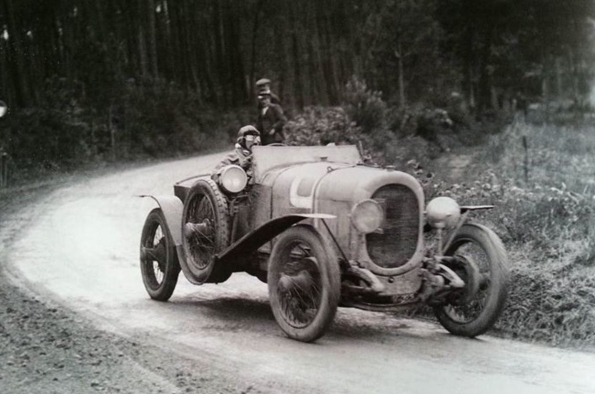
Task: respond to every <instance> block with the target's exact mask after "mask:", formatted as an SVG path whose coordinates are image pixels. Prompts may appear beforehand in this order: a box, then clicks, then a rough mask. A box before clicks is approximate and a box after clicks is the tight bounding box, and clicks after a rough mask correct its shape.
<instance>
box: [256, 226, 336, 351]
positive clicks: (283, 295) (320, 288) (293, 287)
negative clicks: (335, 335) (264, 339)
mask: <svg viewBox="0 0 595 394" xmlns="http://www.w3.org/2000/svg"><path fill="white" fill-rule="evenodd" d="M267 282H268V285H269V297H270V303H271V309H272V310H273V314H274V316H275V319H276V320H277V323H278V324H279V326H280V327H281V329H282V330H283V331H284V332H285V333H286V334H287V335H288V336H289V337H290V338H292V339H296V340H299V341H303V342H312V341H315V340H316V339H318V338H320V337H321V336H322V335H323V334H324V333H325V332H326V330H327V328H328V327H329V325H330V324H331V322H332V321H333V318H334V316H335V313H336V311H337V305H338V303H339V298H340V291H341V289H340V271H339V264H338V260H337V257H336V254H335V252H334V250H333V249H332V248H331V247H330V246H329V245H328V243H327V242H326V241H325V240H324V238H323V237H322V236H321V235H320V233H319V232H318V231H317V230H315V229H314V228H313V227H311V226H306V225H297V226H294V227H291V228H289V229H288V230H286V231H285V232H284V233H282V234H281V235H280V236H279V238H278V239H277V241H276V243H275V246H274V247H273V250H272V252H271V257H270V259H269V265H268V278H267Z"/></svg>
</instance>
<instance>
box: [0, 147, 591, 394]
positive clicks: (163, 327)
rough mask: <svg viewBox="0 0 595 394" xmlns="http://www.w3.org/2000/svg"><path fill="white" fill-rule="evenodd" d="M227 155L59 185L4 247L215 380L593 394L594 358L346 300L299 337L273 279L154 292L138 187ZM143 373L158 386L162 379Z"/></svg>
mask: <svg viewBox="0 0 595 394" xmlns="http://www.w3.org/2000/svg"><path fill="white" fill-rule="evenodd" d="M221 157H222V155H211V156H204V157H201V158H195V159H190V160H184V161H176V162H169V163H164V164H159V165H155V166H151V167H145V168H141V169H135V170H129V171H126V172H121V173H116V174H112V175H109V176H103V177H99V178H92V179H88V180H86V181H83V182H79V183H76V184H74V185H71V186H68V187H65V188H62V189H58V190H56V191H54V192H52V193H51V194H50V195H48V196H47V197H45V198H44V199H42V200H41V201H40V202H38V203H36V204H35V205H34V206H32V207H30V208H29V209H30V210H33V212H35V215H34V216H35V219H34V220H33V221H32V222H31V223H30V224H29V226H28V228H27V229H26V231H21V232H19V233H17V234H16V235H15V236H14V237H13V238H14V239H11V242H10V244H9V247H8V248H7V249H6V250H5V256H6V259H7V261H8V263H9V267H10V269H9V272H10V274H11V276H12V280H13V281H14V282H15V283H17V284H18V285H19V286H21V287H23V288H26V289H28V291H29V290H30V291H33V292H34V293H35V294H37V295H38V297H39V298H40V299H49V300H51V302H53V303H59V304H60V305H63V306H66V307H67V308H68V309H70V310H73V311H74V312H76V314H78V315H79V316H81V317H82V318H83V320H84V321H83V322H82V324H87V323H85V322H87V321H90V322H91V323H92V325H93V326H94V327H98V328H99V329H100V330H103V331H107V332H109V333H110V336H109V338H116V339H114V340H117V338H120V337H123V338H126V339H127V340H129V341H133V342H135V343H139V344H141V345H142V344H150V345H151V346H156V347H157V348H158V349H160V351H162V352H163V354H164V357H165V356H167V357H166V358H164V360H167V363H168V364H171V365H173V366H174V367H175V364H176V363H179V365H182V364H183V365H185V366H187V365H189V364H188V362H189V360H190V361H192V360H194V361H196V362H197V363H198V364H197V365H201V366H203V367H204V368H206V369H207V370H206V371H205V375H207V374H208V375H209V376H210V377H220V379H221V380H222V381H223V380H225V381H226V382H227V381H229V382H232V383H233V384H232V385H231V386H229V387H233V389H229V390H228V391H227V392H246V393H248V392H252V393H253V392H279V393H308V394H310V393H434V392H440V393H442V394H446V393H479V392H481V393H484V394H487V393H502V392H516V393H540V394H543V393H556V394H561V393H577V394H578V393H595V375H594V374H593V367H594V366H595V354H592V353H581V352H574V351H568V350H560V349H552V348H546V347H542V346H536V345H529V344H523V343H517V342H513V341H507V340H501V339H497V338H493V337H490V336H482V337H480V338H479V339H476V340H468V339H462V338H457V337H454V336H451V335H448V334H447V333H446V332H445V331H444V330H443V329H441V328H440V327H438V326H437V325H433V324H430V323H426V322H419V321H415V320H408V319H395V318H394V317H391V316H388V315H385V314H382V313H370V312H361V311H357V310H350V309H340V310H339V313H338V316H337V318H336V322H335V323H334V325H333V326H332V327H331V329H330V331H329V332H328V333H327V335H326V336H324V337H323V338H322V339H321V340H319V341H318V342H317V343H315V344H303V343H299V342H295V341H291V340H288V339H286V338H285V337H284V335H283V334H282V333H281V331H280V329H279V328H278V327H277V326H276V323H275V321H274V319H273V316H272V314H271V312H270V310H269V306H268V302H267V288H266V285H264V284H262V283H261V282H259V281H258V280H257V279H255V278H252V277H249V276H247V275H243V274H237V275H234V276H232V278H231V279H230V280H229V281H227V282H225V283H223V284H220V285H205V286H201V287H196V286H192V285H190V284H189V283H188V282H187V281H186V280H185V278H183V275H181V276H180V281H179V284H178V287H177V288H176V291H175V293H174V296H173V297H172V299H171V300H170V302H167V303H158V302H155V301H151V300H150V299H149V297H148V296H147V294H146V293H145V290H144V288H143V285H142V281H141V277H140V270H139V267H138V242H139V238H140V233H141V228H142V225H143V222H144V219H145V216H146V214H147V213H148V212H149V210H150V209H151V208H153V203H151V201H148V200H143V199H140V198H138V197H136V196H137V195H139V194H167V195H169V194H171V193H172V183H173V182H174V181H176V180H179V179H182V178H185V177H188V176H192V175H195V174H197V173H201V172H204V171H205V170H208V169H210V168H211V167H212V166H213V164H214V163H215V162H216V161H217V160H219V159H220V158H221ZM75 323H76V322H75ZM106 346H107V345H106ZM137 353H138V352H137ZM140 357H142V354H140ZM146 357H155V356H154V355H151V354H149V353H147V356H146ZM171 365H169V366H171ZM143 373H145V374H147V375H148V376H149V375H150V376H153V377H152V378H151V379H154V380H155V381H159V376H161V375H163V373H161V372H160V370H149V371H144V372H143ZM151 374H152V375H151ZM165 379H167V377H165ZM162 383H163V382H162ZM162 383H159V384H157V383H156V384H155V386H154V387H155V391H153V392H155V393H157V392H181V391H180V387H179V385H178V386H176V385H175V382H172V384H169V385H168V382H165V383H163V384H162ZM196 384H197V385H198V384H202V385H203V386H204V392H220V391H223V390H221V387H222V386H221V385H219V386H217V385H216V384H215V383H213V384H214V386H213V387H214V388H213V387H212V388H211V389H209V388H208V382H204V381H203V382H201V381H200V380H196ZM226 384H227V383H226ZM191 386H192V385H191V384H190V385H187V387H188V389H192V387H191ZM226 387H227V386H226ZM189 391H190V390H189ZM144 392H147V393H148V392H152V391H151V390H149V389H145V391H144ZM196 392H203V391H201V390H197V391H196Z"/></svg>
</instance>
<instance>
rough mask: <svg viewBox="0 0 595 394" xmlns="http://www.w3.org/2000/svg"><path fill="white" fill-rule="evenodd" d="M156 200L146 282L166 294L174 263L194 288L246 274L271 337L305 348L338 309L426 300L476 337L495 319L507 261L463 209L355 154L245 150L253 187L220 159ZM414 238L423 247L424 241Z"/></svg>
mask: <svg viewBox="0 0 595 394" xmlns="http://www.w3.org/2000/svg"><path fill="white" fill-rule="evenodd" d="M151 197H152V198H153V199H154V200H155V201H157V203H158V205H159V208H155V209H154V210H153V211H151V213H150V214H149V215H148V217H147V219H146V222H145V225H144V228H143V232H142V237H141V247H140V260H141V271H142V277H143V281H144V284H145V287H146V289H147V291H148V293H149V295H150V296H151V297H152V298H153V299H156V300H160V301H165V300H168V299H169V298H170V297H171V295H172V293H173V291H174V288H175V286H176V283H177V280H178V275H179V272H180V269H181V270H182V272H183V273H184V275H185V276H186V278H187V279H188V280H189V281H190V282H191V283H193V284H196V285H202V284H205V283H220V282H223V281H225V280H227V279H228V278H229V277H230V276H231V275H232V273H234V272H247V273H249V274H251V275H253V276H255V277H257V278H258V279H260V280H261V281H263V282H266V283H267V284H268V289H269V298H270V304H271V308H272V311H273V314H274V316H275V319H276V321H277V323H278V324H279V326H280V327H281V329H282V330H283V331H284V332H285V333H286V334H287V335H288V336H289V337H290V338H293V339H297V340H300V341H314V340H316V339H317V338H319V337H320V336H322V335H323V334H324V333H325V331H326V330H327V329H328V327H329V325H330V323H331V322H332V320H333V318H334V315H335V312H336V310H337V307H339V306H341V307H354V308H360V309H365V310H372V311H387V310H392V309H394V308H401V307H403V306H410V305H413V304H418V305H419V304H427V305H430V306H431V307H432V308H433V310H434V313H435V315H436V317H437V319H438V321H439V322H440V323H441V324H442V325H443V326H444V327H445V328H446V329H447V330H448V331H450V332H451V333H453V334H457V335H462V336H467V337H474V336H477V335H480V334H482V333H484V332H485V331H487V330H488V329H489V328H490V327H492V325H493V324H494V322H495V321H496V319H497V318H498V316H499V315H500V313H501V311H502V309H503V307H504V303H505V300H506V296H507V284H508V268H507V264H508V263H507V257H506V252H505V250H504V247H503V245H502V242H501V241H500V239H499V238H498V236H497V235H496V234H495V233H494V232H493V231H492V230H490V229H489V228H487V227H485V226H483V225H481V224H478V223H473V222H469V221H467V217H468V215H469V214H470V212H471V211H473V210H477V209H489V208H492V206H459V205H458V204H457V203H456V202H455V201H454V200H453V199H450V198H447V197H438V198H435V199H434V200H432V201H430V202H429V203H428V205H427V206H425V201H424V193H423V189H422V187H421V185H420V183H419V182H418V181H417V179H415V178H414V177H413V176H411V175H409V174H407V173H404V172H401V171H396V170H394V169H392V168H386V169H384V168H379V167H375V166H369V165H366V164H364V163H363V162H362V158H361V156H360V153H359V151H358V150H357V148H356V147H355V146H349V145H344V146H301V147H296V146H256V147H254V149H253V179H251V181H250V182H249V181H248V177H247V175H246V172H245V171H244V170H243V169H242V168H241V167H239V166H234V165H230V166H228V167H226V168H225V169H224V170H223V171H222V172H221V175H220V177H219V178H218V181H217V182H215V181H213V180H212V179H211V177H210V175H208V174H207V175H199V176H197V177H194V178H191V179H186V180H183V181H181V182H178V183H176V184H175V185H174V195H173V196H151ZM426 244H428V245H431V246H429V247H428V246H426Z"/></svg>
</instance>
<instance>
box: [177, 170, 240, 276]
mask: <svg viewBox="0 0 595 394" xmlns="http://www.w3.org/2000/svg"><path fill="white" fill-rule="evenodd" d="M229 228H230V224H229V212H228V204H227V200H226V199H225V196H224V195H223V193H221V191H220V190H219V187H218V186H217V184H216V183H215V182H214V181H212V180H211V179H200V180H198V181H197V182H196V183H195V184H194V185H192V187H191V189H190V191H189V192H188V196H187V197H186V201H185V203H184V211H183V216H182V234H183V236H182V247H183V250H184V254H185V257H186V265H187V267H188V271H189V272H190V274H191V275H192V279H193V281H194V283H196V284H201V283H204V282H207V281H208V282H215V283H219V282H223V281H225V280H227V279H228V278H229V276H230V275H231V271H230V270H229V269H228V267H227V266H222V265H219V266H215V255H216V254H217V253H219V252H221V251H222V250H224V249H225V248H226V247H227V246H229Z"/></svg>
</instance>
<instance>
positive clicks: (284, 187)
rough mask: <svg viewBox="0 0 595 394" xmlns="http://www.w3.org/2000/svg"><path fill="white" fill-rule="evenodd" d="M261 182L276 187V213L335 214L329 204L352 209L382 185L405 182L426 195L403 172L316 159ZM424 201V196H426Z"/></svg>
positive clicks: (274, 188) (274, 209)
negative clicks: (313, 161) (316, 160)
mask: <svg viewBox="0 0 595 394" xmlns="http://www.w3.org/2000/svg"><path fill="white" fill-rule="evenodd" d="M261 184H263V185H265V186H268V187H270V188H271V189H272V210H273V212H272V213H273V216H280V215H283V214H289V213H310V212H321V213H333V214H334V213H335V212H329V210H330V211H336V209H335V208H332V209H330V208H329V203H333V202H334V203H336V204H339V205H341V206H343V208H346V209H351V206H352V205H353V204H354V203H357V202H359V201H361V200H364V199H366V198H370V197H371V196H372V194H373V193H374V192H375V191H376V190H378V189H379V188H380V187H382V186H384V185H388V184H402V185H405V186H407V187H409V188H410V189H412V190H413V191H414V193H415V194H417V195H421V196H423V191H422V188H421V185H420V184H419V182H418V181H417V180H416V179H415V178H414V177H412V176H411V175H409V174H406V173H404V172H401V171H395V170H387V169H381V168H376V167H369V166H364V165H350V164H343V163H331V162H324V161H321V162H315V163H305V164H296V165H293V166H289V167H284V168H281V169H279V168H278V169H275V170H271V171H270V172H268V173H266V174H265V175H264V176H263V178H262V179H261ZM422 201H423V198H422Z"/></svg>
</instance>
